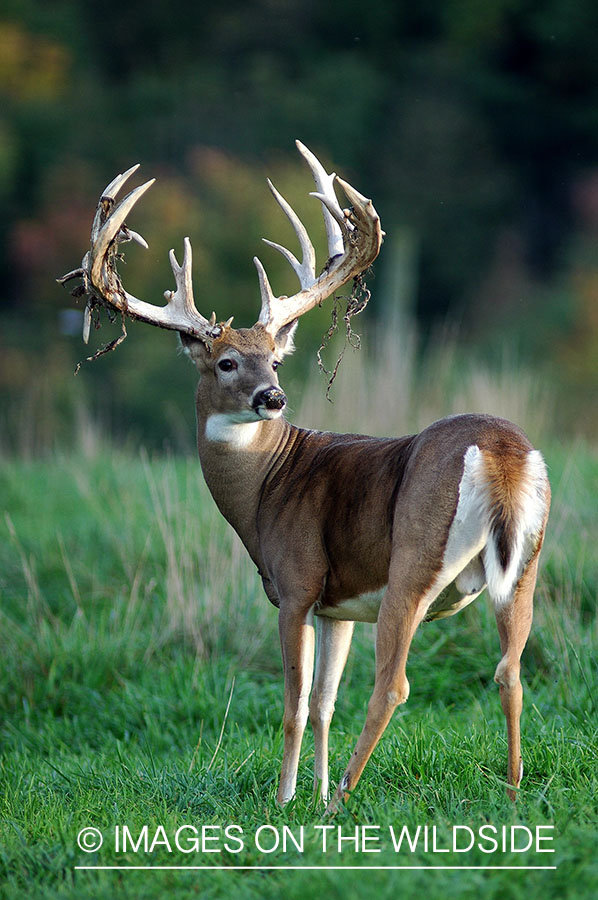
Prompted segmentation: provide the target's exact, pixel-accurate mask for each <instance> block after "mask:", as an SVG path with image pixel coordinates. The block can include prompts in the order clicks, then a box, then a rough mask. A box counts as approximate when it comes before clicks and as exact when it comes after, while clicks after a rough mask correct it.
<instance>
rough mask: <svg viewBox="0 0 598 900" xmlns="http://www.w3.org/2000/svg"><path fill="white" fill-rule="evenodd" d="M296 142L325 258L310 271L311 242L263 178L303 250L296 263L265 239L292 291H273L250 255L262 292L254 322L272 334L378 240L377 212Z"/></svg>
mask: <svg viewBox="0 0 598 900" xmlns="http://www.w3.org/2000/svg"><path fill="white" fill-rule="evenodd" d="M296 144H297V148H298V149H299V152H300V153H301V155H302V156H303V157H304V159H305V160H306V162H307V164H308V165H309V168H310V169H311V172H312V175H313V177H314V181H315V183H316V188H317V191H314V192H313V193H312V194H311V196H313V197H316V198H317V199H318V200H319V201H320V202H321V204H322V212H323V216H324V224H325V227H326V235H327V240H328V262H327V264H326V266H325V267H324V270H323V272H322V274H321V275H320V276H319V277H316V274H315V259H313V258H312V254H313V245H312V243H311V241H310V239H309V237H308V235H307V232H306V230H305V228H304V226H303V224H302V222H301V221H300V219H299V218H298V216H297V215H296V214H295V212H294V211H293V210H292V208H291V207H290V206H289V204H288V203H287V202H286V200H284V198H283V197H282V196H281V195H280V194H279V193H278V191H277V190H276V189H275V188H274V187H273V186H272V184H270V182H268V183H269V184H270V188H271V190H272V193H273V194H274V197H275V198H276V200H277V201H278V203H279V205H280V206H281V208H282V209H283V211H284V212H285V213H286V215H287V217H288V218H289V220H290V222H291V224H292V225H293V227H294V228H295V232H296V234H297V236H298V238H299V242H300V244H301V248H302V250H303V260H302V262H301V263H299V261H298V260H297V259H296V257H295V256H294V255H293V254H292V253H291V252H290V250H287V249H286V248H285V247H282V246H281V245H280V244H275V243H274V242H273V241H266V243H267V244H269V245H270V246H271V247H274V248H275V249H276V250H278V252H279V253H281V254H282V255H283V256H284V257H285V259H287V260H288V262H289V263H290V264H291V266H292V268H293V270H294V271H295V273H296V274H297V276H298V278H299V283H300V285H301V291H299V293H297V294H294V295H293V296H292V297H286V296H280V297H275V296H274V295H273V293H272V288H271V287H270V283H269V281H268V277H267V275H266V272H265V270H264V267H263V266H262V264H261V262H260V261H259V260H258V259H257V258H255V259H254V262H255V265H256V267H257V270H258V277H259V282H260V292H261V298H262V308H261V311H260V316H259V319H258V322H260V323H261V324H262V325H263V326H264V327H265V328H266V330H267V331H268V332H269V333H270V334H272V335H273V336H275V335H276V333H277V332H278V330H279V329H280V328H282V327H283V326H284V325H287V324H288V323H289V322H292V321H293V320H294V319H297V318H298V317H299V316H301V315H303V313H306V312H307V311H308V310H310V309H312V308H313V307H314V306H316V304H318V303H321V301H322V300H325V299H326V297H329V296H330V295H331V294H333V293H334V292H335V291H336V290H338V288H340V287H342V286H343V285H344V284H346V282H347V281H349V280H350V279H351V278H355V277H356V276H357V275H359V274H360V273H361V272H363V271H364V270H365V269H367V267H368V266H369V265H370V264H371V263H372V262H373V261H374V259H375V258H376V256H377V255H378V253H379V251H380V245H381V243H382V230H381V228H380V218H379V216H378V213H377V212H376V210H375V209H374V206H373V204H372V202H371V200H368V199H367V198H365V197H363V196H362V195H361V194H360V193H359V192H358V191H356V190H355V189H354V188H352V187H351V185H349V184H347V183H346V182H345V181H343V180H342V179H340V178H337V176H336V175H335V174H328V173H327V172H326V170H325V169H324V167H323V166H322V164H321V163H320V161H319V160H318V159H317V158H316V157H315V156H314V154H313V153H312V152H311V151H310V150H308V149H307V147H305V145H304V144H302V143H301V142H300V141H297V142H296ZM335 182H337V183H338V184H339V185H340V186H341V187H342V188H343V190H344V192H345V194H346V195H347V199H348V200H349V202H350V204H351V207H352V208H351V209H350V210H342V209H341V207H340V204H339V202H338V198H337V196H336V193H335V191H334V184H335Z"/></svg>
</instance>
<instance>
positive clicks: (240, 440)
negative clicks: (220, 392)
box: [205, 413, 260, 450]
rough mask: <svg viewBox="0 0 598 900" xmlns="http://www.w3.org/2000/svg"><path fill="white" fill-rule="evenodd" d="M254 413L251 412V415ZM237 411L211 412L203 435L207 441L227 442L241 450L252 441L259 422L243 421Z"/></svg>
mask: <svg viewBox="0 0 598 900" xmlns="http://www.w3.org/2000/svg"><path fill="white" fill-rule="evenodd" d="M254 415H255V413H252V417H253V416H254ZM241 416H242V414H239V413H212V415H211V416H208V420H207V422H206V430H205V436H206V440H208V441H215V442H217V443H220V444H229V445H230V446H231V447H233V448H235V449H238V450H241V449H242V448H243V447H248V446H249V444H251V443H252V441H253V439H254V438H255V436H256V434H257V430H258V428H259V426H260V423H259V422H256V421H255V419H254V420H253V421H249V422H248V421H243V419H242V418H241Z"/></svg>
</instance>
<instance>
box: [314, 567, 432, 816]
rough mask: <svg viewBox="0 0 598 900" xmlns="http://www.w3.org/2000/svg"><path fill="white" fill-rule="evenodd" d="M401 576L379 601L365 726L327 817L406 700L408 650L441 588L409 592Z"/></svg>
mask: <svg viewBox="0 0 598 900" xmlns="http://www.w3.org/2000/svg"><path fill="white" fill-rule="evenodd" d="M398 568H399V567H398V566H397V569H398ZM403 573H404V574H403V575H402V577H397V578H393V579H392V580H391V581H390V582H389V586H388V589H387V591H386V593H385V595H384V597H383V599H382V604H381V606H380V613H379V616H378V628H377V633H376V680H375V684H374V690H373V693H372V696H371V697H370V701H369V704H368V711H367V716H366V720H365V725H364V727H363V730H362V732H361V734H360V736H359V739H358V741H357V745H356V747H355V750H354V752H353V755H352V756H351V759H350V760H349V764H348V766H347V768H346V769H345V772H344V774H343V777H342V779H341V782H340V784H339V786H338V787H337V789H336V791H335V793H334V796H333V798H332V800H331V802H330V803H329V805H328V807H327V809H326V812H327V813H328V814H332V813H334V812H336V810H337V808H338V807H339V805H340V804H341V803H342V802H343V801H345V800H347V798H348V795H349V792H350V791H352V790H353V789H354V787H355V785H356V784H357V782H358V781H359V778H360V776H361V773H362V772H363V769H364V767H365V765H366V763H367V761H368V759H369V758H370V756H371V754H372V752H373V750H374V748H375V746H376V744H377V743H378V741H379V740H380V737H381V736H382V733H383V732H384V729H385V728H386V726H387V725H388V723H389V721H390V719H391V716H392V714H393V712H394V710H395V709H396V707H397V706H398V705H399V704H400V703H405V701H406V700H407V698H408V696H409V681H408V680H407V675H406V671H405V669H406V664H407V654H408V653H409V647H410V646H411V641H412V638H413V635H414V634H415V631H416V629H417V626H418V625H419V623H420V622H421V620H422V619H423V617H424V615H425V613H426V610H427V609H428V607H429V605H430V603H431V602H432V601H433V600H434V598H435V597H436V595H437V593H438V592H439V590H440V589H442V587H443V585H440V586H439V588H438V590H436V589H434V590H427V591H426V590H422V589H421V588H420V589H416V588H411V589H410V586H409V577H408V575H407V573H405V568H404V567H403ZM397 575H398V572H397ZM393 583H394V584H400V585H401V590H400V592H399V591H397V590H396V589H393V587H392V584H393Z"/></svg>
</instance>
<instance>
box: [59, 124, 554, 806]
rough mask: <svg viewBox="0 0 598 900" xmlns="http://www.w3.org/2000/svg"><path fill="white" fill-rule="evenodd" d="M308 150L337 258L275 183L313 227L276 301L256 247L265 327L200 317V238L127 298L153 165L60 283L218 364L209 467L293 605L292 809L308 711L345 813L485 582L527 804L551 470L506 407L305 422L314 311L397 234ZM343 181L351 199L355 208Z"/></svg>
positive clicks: (205, 435)
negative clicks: (428, 416) (366, 664)
mask: <svg viewBox="0 0 598 900" xmlns="http://www.w3.org/2000/svg"><path fill="white" fill-rule="evenodd" d="M297 148H298V150H299V152H300V153H301V155H302V156H303V158H304V159H305V161H306V163H307V165H308V168H309V169H310V170H311V174H312V176H313V179H314V182H315V186H316V190H315V191H314V192H312V196H313V197H315V198H316V199H317V200H319V202H320V203H321V208H322V213H323V217H324V226H325V230H326V236H327V248H328V259H327V261H326V264H325V265H324V267H323V269H322V270H321V271H320V272H318V271H317V269H316V255H315V251H314V247H313V244H312V242H311V239H310V237H309V236H308V234H307V231H306V229H305V227H304V225H303V223H302V222H301V220H300V219H299V217H298V216H297V214H296V213H295V212H294V210H293V209H292V207H291V206H290V205H289V203H288V202H287V201H286V200H285V199H284V197H283V196H282V195H281V194H280V193H279V192H278V191H277V189H276V188H275V187H274V185H273V184H272V183H271V182H270V181H268V184H269V187H270V190H271V191H272V194H273V196H274V198H275V200H276V201H277V203H278V204H279V206H280V207H281V209H282V211H283V212H284V213H285V214H286V216H287V218H288V219H289V221H290V222H291V224H292V226H293V228H294V231H295V233H296V235H297V239H298V242H299V246H300V248H301V259H300V260H299V259H298V258H297V257H296V256H295V255H294V254H293V253H292V252H291V251H290V250H288V249H286V248H285V247H283V246H281V245H280V244H277V243H275V242H272V241H269V240H268V241H266V243H267V244H268V245H269V246H270V247H272V248H274V249H275V250H277V251H278V252H279V253H281V254H282V255H283V257H284V258H285V259H286V260H287V261H288V263H289V264H290V266H291V268H292V269H293V271H294V273H295V275H296V276H297V278H298V281H299V290H298V291H297V292H296V293H295V294H292V295H291V296H286V295H281V296H275V295H274V293H273V291H272V288H271V286H270V282H269V280H268V276H267V274H266V271H265V269H264V266H263V265H262V263H261V262H260V260H259V259H258V258H257V257H255V258H254V263H255V266H256V268H257V273H258V281H259V287H260V295H261V309H260V313H259V317H258V319H257V321H256V323H255V324H254V325H253V326H252V327H251V328H233V327H232V325H231V322H232V319H228V320H227V321H220V322H217V321H216V314H215V313H212V315H211V318H210V319H207V318H206V317H205V316H203V315H202V314H201V313H200V312H199V311H198V310H197V308H196V306H195V302H194V297H193V287H192V252H191V244H190V241H189V238H185V239H184V256H183V261H182V264H180V265H179V263H178V260H177V258H176V256H175V253H174V251H172V250H171V251H170V262H171V266H172V270H173V275H174V280H175V285H176V287H175V290H174V291H166V292H165V295H164V296H165V299H166V301H167V302H166V305H164V306H158V305H154V304H151V303H148V302H146V301H143V300H140V299H137V298H136V297H134V296H132V295H131V294H129V293H127V292H126V291H125V289H124V287H123V285H122V282H121V280H120V277H119V275H118V272H117V269H116V260H117V259H118V258H119V251H118V248H119V246H120V244H121V243H123V242H125V241H129V240H135V241H137V242H139V243H141V244H142V245H144V246H147V245H146V243H145V241H144V240H143V238H142V237H141V236H140V235H139V234H137V233H136V232H134V231H131V230H130V229H129V228H128V226H127V225H126V224H125V219H127V218H128V216H129V214H130V212H131V210H132V209H133V207H134V205H135V204H136V203H137V202H138V200H139V199H140V198H141V197H142V196H143V194H144V193H145V192H146V191H147V190H148V188H149V187H151V185H152V184H153V182H154V179H152V180H151V181H148V182H146V183H145V184H142V185H140V186H139V187H136V188H135V189H134V190H132V191H131V192H130V193H129V194H127V195H126V196H125V197H124V199H122V200H121V201H120V202H118V203H117V202H116V197H117V195H118V193H119V191H120V190H121V188H122V187H123V185H124V184H125V182H126V181H127V180H128V179H129V177H130V176H131V175H132V174H133V173H134V172H135V171H136V170H137V168H138V166H133V167H132V168H131V169H129V170H128V171H126V172H124V174H121V175H118V176H117V177H116V178H115V179H114V180H113V181H112V182H111V183H110V184H109V185H108V187H107V188H106V190H105V191H104V192H103V193H102V195H101V198H100V200H99V203H98V206H97V210H96V213H95V217H94V220H93V225H92V230H91V246H90V249H89V251H88V252H87V253H86V254H85V256H84V258H83V261H82V264H81V266H80V268H78V269H76V270H74V271H73V272H69V273H68V275H65V276H64V277H63V278H62V279H58V280H59V281H61V282H62V283H66V282H68V281H69V280H71V279H73V278H80V279H81V280H82V284H81V285H80V286H79V287H78V288H76V289H75V291H74V292H73V293H75V294H79V295H82V294H85V295H86V296H87V305H86V308H85V315H84V338H85V339H87V337H88V336H89V324H90V321H91V315H92V312H93V310H94V307H95V306H97V305H98V304H101V305H104V306H108V307H109V308H111V309H112V310H114V311H117V312H120V314H121V317H122V320H123V333H125V330H124V320H125V317H126V316H128V317H130V318H132V319H138V320H141V321H144V322H146V323H149V324H151V325H155V326H159V327H161V328H166V329H171V330H174V331H176V332H178V333H179V335H180V338H181V341H182V344H183V347H184V349H185V351H186V353H187V354H188V355H189V356H190V357H191V359H192V361H193V362H194V363H195V366H196V367H197V369H198V371H199V376H200V377H199V384H198V387H197V393H196V418H197V447H198V453H199V460H200V464H201V469H202V472H203V476H204V478H205V481H206V483H207V486H208V488H209V491H210V493H211V495H212V497H213V499H214V501H215V502H216V504H217V506H218V508H219V510H220V512H221V513H222V515H223V516H224V518H225V519H226V520H227V521H228V522H229V523H230V525H231V526H232V527H233V529H234V530H235V531H236V532H237V534H238V536H239V537H240V539H241V541H242V542H243V544H244V546H245V548H246V549H247V552H248V554H249V556H250V557H251V559H252V560H253V563H254V564H255V566H256V567H257V570H258V572H259V575H260V576H261V579H262V583H263V587H264V591H265V593H266V596H267V597H268V599H269V600H270V601H271V603H272V604H273V605H274V606H275V607H277V609H278V626H279V635H280V645H281V651H282V662H283V674H284V714H283V723H282V727H283V735H284V745H283V757H282V765H281V771H280V779H279V785H278V791H277V801H278V803H279V804H286V803H288V802H289V801H290V800H291V799H292V798H293V797H294V796H295V792H296V783H297V772H298V765H299V756H300V748H301V743H302V738H303V734H304V730H305V728H306V725H307V720H308V718H309V720H310V723H311V726H312V729H313V734H314V795H315V797H316V799H317V800H318V801H323V802H324V804H327V806H326V812H327V813H328V814H333V813H335V812H336V811H337V810H338V809H339V807H341V806H342V805H343V804H345V803H346V802H347V801H348V799H349V797H350V795H351V793H352V792H353V791H354V790H355V788H356V785H357V783H358V781H359V779H360V777H361V774H362V772H363V770H364V767H365V765H366V763H367V762H368V759H369V757H370V756H371V754H372V752H373V750H374V748H375V747H376V745H377V743H378V741H379V739H380V738H381V736H382V734H383V732H384V730H385V729H386V727H387V725H388V723H389V722H390V719H391V717H392V715H393V712H394V711H395V709H396V707H397V706H398V705H399V704H403V703H405V702H406V700H407V698H408V696H409V688H410V686H409V681H408V679H407V674H406V664H407V656H408V652H409V649H410V645H411V642H412V639H413V636H414V634H415V632H416V629H417V628H418V626H419V625H420V623H422V622H423V621H424V620H425V621H431V620H434V619H440V618H443V617H446V616H452V615H454V614H455V613H457V612H458V611H459V610H461V609H463V607H465V606H466V605H468V604H469V603H471V602H472V601H473V600H475V599H476V598H477V597H478V596H479V595H480V594H481V592H482V591H483V590H484V589H487V591H488V594H489V596H490V600H491V604H492V606H493V608H494V612H495V618H496V623H497V628H498V635H499V639H500V659H499V661H498V665H497V667H496V671H495V674H494V679H495V681H496V682H497V683H498V685H499V692H500V701H501V705H502V709H503V712H504V716H505V719H506V730H507V742H508V758H507V779H506V782H505V784H506V787H507V794H508V796H509V797H510V798H511V799H513V800H514V799H515V798H516V796H517V792H518V789H519V786H520V783H521V778H522V775H523V764H522V758H521V734H520V716H521V711H522V694H523V692H522V685H521V679H520V665H521V663H520V658H521V654H522V652H523V649H524V647H525V644H526V641H527V638H528V635H529V633H530V628H531V623H532V609H533V595H534V589H535V584H536V577H537V571H538V560H539V555H540V550H541V547H542V543H543V539H544V533H545V528H546V523H547V519H548V512H549V506H550V485H549V482H548V477H547V473H546V466H545V463H544V460H543V458H542V455H541V454H540V452H539V451H538V450H536V449H534V447H533V446H532V444H531V443H530V441H529V439H528V438H527V437H526V435H525V434H524V432H523V431H522V430H521V429H520V428H519V427H518V426H516V425H514V424H512V423H511V422H509V421H507V420H505V419H502V418H498V417H495V416H492V415H486V414H463V415H455V416H451V417H448V418H444V419H441V420H440V421H437V422H434V423H433V424H431V425H429V426H428V427H426V428H425V429H424V430H423V431H421V432H420V433H419V434H411V435H407V436H403V437H394V438H393V437H390V438H378V437H368V436H367V435H362V434H334V433H329V432H319V431H312V430H308V429H304V428H300V427H297V426H295V425H293V424H292V423H291V422H289V421H288V420H287V418H286V417H285V414H284V411H285V407H286V405H287V398H286V395H285V393H284V391H283V389H282V388H281V386H280V383H279V378H278V372H277V370H278V367H279V365H280V363H281V362H282V360H283V358H284V357H285V355H286V354H288V353H290V352H291V351H292V349H293V341H294V337H295V332H296V329H297V325H298V321H299V319H300V317H301V316H302V315H304V314H305V313H307V312H308V311H309V310H310V309H312V308H313V307H315V306H316V305H319V304H321V303H322V302H323V301H324V300H326V299H327V298H328V297H330V296H332V295H334V293H335V292H336V291H338V290H339V289H340V288H341V287H342V286H343V285H345V284H347V283H348V282H351V281H352V280H354V279H360V278H361V276H362V274H363V273H364V272H365V271H366V270H367V269H368V268H369V267H370V266H371V264H372V262H373V261H374V259H375V258H376V257H377V255H378V253H379V250H380V247H381V244H382V240H383V232H382V230H381V225H380V218H379V216H378V214H377V212H376V210H375V208H374V206H373V204H372V201H371V200H369V199H367V198H366V197H364V196H363V195H362V194H360V193H359V192H358V191H357V190H355V188H353V187H352V186H351V185H350V184H348V183H347V182H346V181H343V180H342V179H341V178H339V177H338V176H337V175H336V174H335V173H332V174H329V173H328V172H327V171H326V169H325V168H324V167H323V166H322V164H321V163H320V162H319V160H318V159H317V158H316V156H315V155H314V154H313V153H312V152H311V151H310V150H308V149H307V148H306V147H305V146H304V145H303V144H301V143H300V142H299V141H297ZM337 188H340V189H341V190H342V191H343V192H344V194H345V196H346V198H347V200H348V202H349V207H348V208H346V209H343V208H341V205H340V203H339V200H338V197H337V193H336V189H337ZM264 240H265V239H264ZM119 340H120V339H119ZM113 343H117V342H113ZM316 621H317V629H316V628H315V626H314V623H315V622H316ZM356 621H357V622H375V623H376V625H377V628H376V640H375V678H374V687H373V691H372V693H371V696H370V699H369V703H368V707H367V714H366V717H365V723H364V724H363V728H362V730H361V733H360V735H359V738H358V740H357V743H356V745H355V749H354V752H353V754H352V756H351V758H350V760H349V762H348V764H347V766H346V768H345V771H344V773H343V775H342V777H341V779H340V782H339V784H338V786H337V788H336V790H335V792H334V794H333V796H332V797H330V791H329V773H328V740H329V730H330V724H331V720H332V716H333V712H334V708H335V703H336V699H337V692H338V688H339V683H340V680H341V676H342V673H343V670H344V667H345V663H346V661H347V656H348V653H349V648H350V644H351V640H352V635H353V629H354V623H355V622H356ZM316 631H317V635H316ZM314 657H315V673H314Z"/></svg>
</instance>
